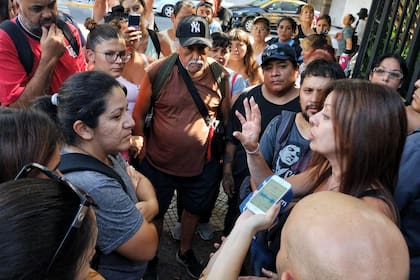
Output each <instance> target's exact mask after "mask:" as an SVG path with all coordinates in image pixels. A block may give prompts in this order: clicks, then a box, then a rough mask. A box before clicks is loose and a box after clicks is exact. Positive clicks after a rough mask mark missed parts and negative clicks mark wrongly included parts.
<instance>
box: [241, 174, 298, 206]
mask: <svg viewBox="0 0 420 280" xmlns="http://www.w3.org/2000/svg"><path fill="white" fill-rule="evenodd" d="M292 198H293V192H292V190H291V185H290V183H289V182H287V181H286V180H284V179H282V178H280V177H279V176H277V175H273V176H270V177H268V178H267V179H265V180H264V181H263V182H262V183H261V184H260V185H259V186H258V189H257V191H256V192H254V193H251V194H249V196H248V197H247V198H246V199H245V200H244V202H243V203H242V205H241V206H243V207H241V208H244V209H241V210H245V209H249V210H250V211H251V212H253V213H254V214H265V213H266V212H267V211H268V209H270V207H271V206H272V205H273V204H276V203H280V211H281V210H282V209H284V208H285V207H286V206H287V205H288V204H289V202H290V201H291V200H292Z"/></svg>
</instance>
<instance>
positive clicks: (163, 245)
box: [158, 189, 227, 280]
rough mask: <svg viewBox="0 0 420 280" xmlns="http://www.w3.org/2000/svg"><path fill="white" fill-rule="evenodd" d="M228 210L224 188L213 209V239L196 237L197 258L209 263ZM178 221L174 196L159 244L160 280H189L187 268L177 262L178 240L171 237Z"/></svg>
mask: <svg viewBox="0 0 420 280" xmlns="http://www.w3.org/2000/svg"><path fill="white" fill-rule="evenodd" d="M226 210H227V196H226V194H225V193H224V191H223V189H221V190H220V193H219V196H218V198H217V201H216V206H215V208H214V210H213V213H212V217H211V219H210V223H211V224H212V226H213V228H214V230H215V235H214V238H213V240H210V241H203V240H202V239H201V238H200V237H199V236H198V234H196V235H195V237H194V243H193V250H194V253H195V254H196V256H197V258H199V259H200V260H202V261H203V262H205V263H207V261H208V258H209V254H210V253H211V252H213V251H214V249H213V243H214V242H218V241H220V237H221V235H222V230H223V222H224V218H225V214H226ZM176 221H177V214H176V198H175V197H174V198H173V200H172V203H171V205H170V207H169V209H168V212H167V213H166V215H165V218H164V229H163V233H162V238H161V240H160V246H159V254H158V256H159V265H158V272H159V279H160V280H174V279H175V280H184V279H185V280H189V279H191V277H189V276H188V275H187V273H186V272H185V269H184V268H183V267H182V266H181V265H180V264H178V263H177V261H176V259H175V254H176V251H177V248H178V245H177V241H175V240H174V239H172V237H171V229H172V228H173V226H174V225H175V223H176Z"/></svg>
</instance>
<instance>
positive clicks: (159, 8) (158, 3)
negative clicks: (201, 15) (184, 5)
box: [153, 0, 200, 17]
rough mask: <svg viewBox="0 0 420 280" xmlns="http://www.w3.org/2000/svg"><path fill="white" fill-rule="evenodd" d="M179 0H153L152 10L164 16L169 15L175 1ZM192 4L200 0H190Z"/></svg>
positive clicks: (195, 4)
mask: <svg viewBox="0 0 420 280" xmlns="http://www.w3.org/2000/svg"><path fill="white" fill-rule="evenodd" d="M178 1H179V0H155V2H154V3H153V12H154V13H156V14H158V15H162V16H165V17H171V14H172V12H173V11H174V7H175V4H176V2H178ZM192 2H193V4H194V6H197V4H198V3H199V2H200V0H192Z"/></svg>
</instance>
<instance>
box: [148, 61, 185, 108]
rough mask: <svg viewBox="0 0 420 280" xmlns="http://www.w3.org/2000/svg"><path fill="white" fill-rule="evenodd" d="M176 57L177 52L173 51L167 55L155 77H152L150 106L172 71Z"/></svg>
mask: <svg viewBox="0 0 420 280" xmlns="http://www.w3.org/2000/svg"><path fill="white" fill-rule="evenodd" d="M177 58H178V54H177V53H173V54H171V55H170V56H168V57H167V58H166V59H165V60H164V61H163V63H162V66H161V67H160V70H159V74H158V75H156V77H155V78H154V79H153V81H151V82H152V99H151V106H150V107H153V105H154V103H155V100H156V98H157V97H158V95H159V92H160V90H161V89H162V87H163V84H164V83H165V82H166V80H167V79H168V77H169V74H170V73H171V71H172V68H173V67H174V65H175V62H176V60H177Z"/></svg>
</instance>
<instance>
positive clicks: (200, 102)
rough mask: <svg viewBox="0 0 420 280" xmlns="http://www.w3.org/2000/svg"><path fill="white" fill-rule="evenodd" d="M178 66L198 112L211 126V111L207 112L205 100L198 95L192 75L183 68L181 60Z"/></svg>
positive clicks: (177, 61)
mask: <svg viewBox="0 0 420 280" xmlns="http://www.w3.org/2000/svg"><path fill="white" fill-rule="evenodd" d="M176 64H177V65H178V70H179V73H181V76H182V79H183V80H184V82H185V85H186V86H187V88H188V91H189V92H190V94H191V97H192V99H193V100H194V103H195V105H196V106H197V108H198V111H200V114H201V116H203V119H204V121H205V122H206V124H207V126H210V124H211V118H210V115H209V111H208V110H207V108H206V105H205V104H204V102H203V100H202V99H201V97H200V95H199V94H198V91H197V88H196V87H195V86H194V83H193V81H192V80H191V77H190V75H188V73H187V70H186V69H185V68H184V66H182V64H181V61H180V60H179V58H178V59H177V60H176Z"/></svg>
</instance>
